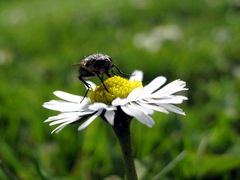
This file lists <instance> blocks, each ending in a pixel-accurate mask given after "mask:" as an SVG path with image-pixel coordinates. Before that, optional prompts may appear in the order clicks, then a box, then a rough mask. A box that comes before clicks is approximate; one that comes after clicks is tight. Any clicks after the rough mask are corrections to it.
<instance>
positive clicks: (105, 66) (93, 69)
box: [78, 54, 125, 99]
mask: <svg viewBox="0 0 240 180" xmlns="http://www.w3.org/2000/svg"><path fill="white" fill-rule="evenodd" d="M79 65H80V67H79V70H78V71H79V76H78V78H79V80H80V81H82V82H83V83H84V84H85V85H86V86H87V92H86V93H85V95H84V98H85V97H86V95H87V93H88V91H89V89H90V85H89V84H88V83H87V82H86V81H85V79H87V78H89V77H93V76H97V77H98V78H99V79H100V81H101V82H102V84H103V86H104V88H105V90H106V91H107V92H109V91H108V89H107V87H106V86H105V84H104V81H103V76H104V75H107V76H108V77H111V74H110V73H112V74H115V73H114V72H113V68H116V69H117V71H118V72H119V73H120V74H122V75H125V74H124V73H123V72H122V71H121V70H120V69H119V68H118V67H117V66H116V65H114V64H113V62H112V59H111V57H110V56H108V55H104V54H92V55H90V56H87V57H86V58H84V59H83V60H81V62H80V64H79ZM84 98H83V99H84Z"/></svg>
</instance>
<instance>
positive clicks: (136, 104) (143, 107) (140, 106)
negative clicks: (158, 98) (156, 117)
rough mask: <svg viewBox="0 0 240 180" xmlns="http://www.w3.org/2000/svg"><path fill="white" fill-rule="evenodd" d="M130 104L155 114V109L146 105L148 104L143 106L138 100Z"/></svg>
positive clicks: (146, 112) (147, 112)
mask: <svg viewBox="0 0 240 180" xmlns="http://www.w3.org/2000/svg"><path fill="white" fill-rule="evenodd" d="M130 105H132V107H134V108H135V109H139V110H141V111H142V112H144V113H145V114H149V115H151V114H153V113H154V111H153V110H152V109H151V108H149V107H146V106H142V104H141V103H138V102H130Z"/></svg>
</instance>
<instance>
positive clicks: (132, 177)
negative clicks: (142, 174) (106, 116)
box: [113, 110, 138, 180]
mask: <svg viewBox="0 0 240 180" xmlns="http://www.w3.org/2000/svg"><path fill="white" fill-rule="evenodd" d="M130 122H131V118H130V117H129V116H126V114H124V113H123V112H122V111H119V110H118V113H117V114H116V116H115V120H114V126H113V129H114V132H115V134H116V136H117V138H118V140H119V143H120V146H121V150H122V154H123V159H124V164H125V171H126V175H127V179H128V180H137V179H138V178H137V173H136V168H135V165H134V159H133V156H132V144H131V136H130Z"/></svg>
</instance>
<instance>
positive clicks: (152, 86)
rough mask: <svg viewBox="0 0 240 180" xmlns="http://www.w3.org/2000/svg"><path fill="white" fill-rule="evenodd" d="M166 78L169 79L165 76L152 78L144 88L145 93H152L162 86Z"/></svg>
mask: <svg viewBox="0 0 240 180" xmlns="http://www.w3.org/2000/svg"><path fill="white" fill-rule="evenodd" d="M166 80H167V79H166V78H165V77H163V76H159V77H156V78H155V79H154V80H152V81H151V82H150V83H149V84H148V85H146V86H145V87H144V88H143V93H144V94H151V93H152V92H154V91H156V90H157V89H158V88H160V87H161V86H162V85H163V84H164V83H165V82H166Z"/></svg>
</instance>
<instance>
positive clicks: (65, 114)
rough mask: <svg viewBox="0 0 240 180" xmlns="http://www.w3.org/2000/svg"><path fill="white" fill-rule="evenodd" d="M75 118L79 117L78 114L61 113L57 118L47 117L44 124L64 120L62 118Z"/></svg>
mask: <svg viewBox="0 0 240 180" xmlns="http://www.w3.org/2000/svg"><path fill="white" fill-rule="evenodd" d="M76 116H80V115H79V113H78V112H70V113H69V112H68V113H61V114H58V115H57V116H51V117H49V118H48V119H46V120H45V121H44V122H51V121H56V120H59V119H64V118H68V117H76Z"/></svg>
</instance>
